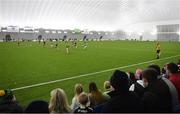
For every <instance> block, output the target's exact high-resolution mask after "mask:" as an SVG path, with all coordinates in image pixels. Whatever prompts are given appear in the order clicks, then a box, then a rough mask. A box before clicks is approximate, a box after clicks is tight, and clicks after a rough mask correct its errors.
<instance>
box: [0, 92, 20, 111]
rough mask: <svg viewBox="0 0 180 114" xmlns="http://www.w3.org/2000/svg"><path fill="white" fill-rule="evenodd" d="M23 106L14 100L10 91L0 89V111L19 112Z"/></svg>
mask: <svg viewBox="0 0 180 114" xmlns="http://www.w3.org/2000/svg"><path fill="white" fill-rule="evenodd" d="M21 112H23V108H22V107H21V106H20V105H19V104H18V102H17V101H16V98H15V96H14V95H13V93H12V91H11V90H9V89H7V90H0V113H21Z"/></svg>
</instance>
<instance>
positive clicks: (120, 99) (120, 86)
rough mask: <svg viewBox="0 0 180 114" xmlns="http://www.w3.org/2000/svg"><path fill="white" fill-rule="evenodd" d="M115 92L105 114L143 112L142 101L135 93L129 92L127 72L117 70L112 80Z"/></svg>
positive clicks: (105, 109) (105, 108)
mask: <svg viewBox="0 0 180 114" xmlns="http://www.w3.org/2000/svg"><path fill="white" fill-rule="evenodd" d="M110 83H111V85H112V87H113V88H114V91H112V92H110V93H109V95H110V96H111V99H109V101H107V103H105V105H104V107H103V109H102V112H103V113H120V112H141V111H142V110H141V107H142V105H141V101H140V98H139V97H138V96H136V95H135V93H134V92H130V91H129V79H128V76H127V74H126V73H125V72H122V71H119V70H116V71H115V72H114V74H113V75H112V77H111V79H110Z"/></svg>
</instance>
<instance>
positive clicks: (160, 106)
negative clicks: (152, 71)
mask: <svg viewBox="0 0 180 114" xmlns="http://www.w3.org/2000/svg"><path fill="white" fill-rule="evenodd" d="M142 102H143V106H144V111H145V112H172V104H171V94H170V91H169V88H168V85H167V84H166V83H165V82H164V81H163V80H162V79H159V80H156V81H154V82H152V83H150V84H149V85H148V87H147V88H146V90H145V93H144V95H143V98H142Z"/></svg>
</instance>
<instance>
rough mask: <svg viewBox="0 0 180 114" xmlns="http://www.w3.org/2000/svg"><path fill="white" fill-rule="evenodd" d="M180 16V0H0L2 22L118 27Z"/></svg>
mask: <svg viewBox="0 0 180 114" xmlns="http://www.w3.org/2000/svg"><path fill="white" fill-rule="evenodd" d="M163 20H180V0H0V26H7V25H17V26H20V27H24V26H33V27H42V28H54V29H74V28H79V29H90V30H116V29H120V28H123V27H125V26H127V25H129V24H135V23H141V22H151V21H163Z"/></svg>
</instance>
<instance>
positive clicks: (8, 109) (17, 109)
mask: <svg viewBox="0 0 180 114" xmlns="http://www.w3.org/2000/svg"><path fill="white" fill-rule="evenodd" d="M22 112H23V108H22V107H21V106H20V105H19V104H18V103H17V102H13V101H6V102H4V103H1V104H0V113H22Z"/></svg>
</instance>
